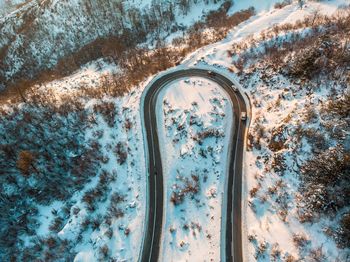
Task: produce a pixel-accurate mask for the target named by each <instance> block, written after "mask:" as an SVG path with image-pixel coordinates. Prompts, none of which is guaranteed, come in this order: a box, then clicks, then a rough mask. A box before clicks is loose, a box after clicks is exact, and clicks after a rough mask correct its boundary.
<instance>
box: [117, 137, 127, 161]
mask: <svg viewBox="0 0 350 262" xmlns="http://www.w3.org/2000/svg"><path fill="white" fill-rule="evenodd" d="M114 153H115V154H116V156H117V160H118V163H119V164H120V165H122V164H124V163H125V162H126V159H127V158H128V151H127V145H126V143H122V142H118V144H117V145H116V147H115V150H114Z"/></svg>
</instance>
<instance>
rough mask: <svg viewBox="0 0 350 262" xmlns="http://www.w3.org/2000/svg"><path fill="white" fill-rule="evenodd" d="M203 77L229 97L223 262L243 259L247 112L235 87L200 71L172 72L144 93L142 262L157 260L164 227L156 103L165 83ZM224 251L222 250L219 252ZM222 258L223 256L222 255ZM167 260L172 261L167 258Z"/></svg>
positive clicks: (228, 82)
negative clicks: (230, 123)
mask: <svg viewBox="0 0 350 262" xmlns="http://www.w3.org/2000/svg"><path fill="white" fill-rule="evenodd" d="M192 76H197V77H203V78H206V79H209V80H212V81H214V82H216V83H217V84H219V85H220V86H221V87H222V88H223V89H224V90H225V91H226V92H227V93H228V94H229V97H230V99H231V102H232V110H233V116H234V119H233V127H234V130H233V132H232V133H233V138H232V145H231V147H230V154H229V158H230V159H229V161H230V163H229V169H228V174H227V175H228V178H227V185H226V190H227V192H225V193H226V194H227V195H226V196H227V207H226V208H227V210H226V214H227V217H226V227H225V228H222V232H221V234H223V233H225V238H224V239H225V243H226V246H225V248H224V250H225V253H226V254H225V255H226V256H225V260H226V261H234V262H241V261H243V257H242V223H241V196H242V166H243V149H244V141H245V137H244V136H245V129H246V128H247V124H246V121H242V120H241V112H246V104H245V102H244V99H243V95H242V94H241V93H240V92H239V91H235V90H234V89H235V88H234V84H233V83H232V82H231V81H230V80H229V79H227V78H226V77H224V76H223V75H220V74H219V73H217V72H215V73H212V74H209V73H208V70H203V69H184V70H179V71H175V72H172V73H169V74H166V75H164V76H162V77H161V78H159V79H157V80H156V81H155V82H154V83H153V84H152V86H151V87H150V88H149V89H148V90H147V93H146V95H145V100H144V120H143V122H144V125H145V129H146V135H147V143H148V155H149V177H148V189H147V190H148V196H149V198H148V201H149V203H148V207H149V208H148V209H149V210H148V218H147V221H148V225H147V226H146V230H145V235H144V242H143V248H142V251H141V257H140V260H141V261H145V262H146V261H147V262H156V261H158V258H159V252H160V240H161V234H162V225H163V221H162V220H163V208H164V188H163V185H164V181H163V171H162V163H161V154H160V148H159V140H158V134H157V120H156V101H157V97H158V94H159V92H160V90H161V89H162V88H164V87H165V86H167V84H168V83H170V82H172V81H174V80H177V79H179V78H183V77H192ZM221 250H223V249H221ZM221 257H223V256H222V254H221ZM168 259H169V261H170V260H171V258H168Z"/></svg>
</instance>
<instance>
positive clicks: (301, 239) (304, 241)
mask: <svg viewBox="0 0 350 262" xmlns="http://www.w3.org/2000/svg"><path fill="white" fill-rule="evenodd" d="M293 243H294V245H295V246H296V247H298V248H304V247H305V246H306V245H308V244H309V243H310V241H309V240H308V238H307V237H306V236H305V235H304V234H293Z"/></svg>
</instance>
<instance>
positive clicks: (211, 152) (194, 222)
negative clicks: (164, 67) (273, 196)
mask: <svg viewBox="0 0 350 262" xmlns="http://www.w3.org/2000/svg"><path fill="white" fill-rule="evenodd" d="M157 108H158V112H157V122H158V127H159V129H158V132H159V138H160V140H161V141H162V143H160V145H161V153H162V163H163V169H164V184H165V188H164V191H165V193H164V194H165V196H166V197H165V200H164V203H165V209H164V211H165V212H164V224H163V232H162V240H161V243H162V245H161V251H160V260H161V261H201V260H203V259H204V258H205V259H204V260H205V261H219V260H220V242H221V241H220V237H221V214H222V209H221V204H222V200H223V199H222V198H223V194H224V190H225V181H226V179H227V177H226V169H227V163H229V161H227V156H228V144H229V141H230V139H231V135H230V134H231V131H232V126H231V124H230V123H231V119H232V110H231V107H230V103H229V101H228V97H227V94H226V93H225V92H224V91H223V90H221V88H220V87H219V86H218V85H217V84H216V83H214V82H212V81H209V80H204V79H202V78H199V77H191V78H186V79H179V80H176V81H175V82H172V83H170V84H169V85H168V86H166V87H165V88H164V89H163V90H162V91H161V92H160V94H159V97H158V100H157ZM206 132H211V135H208V136H206V135H205V133H206ZM189 187H190V188H191V189H190V188H189ZM186 190H190V191H191V192H188V193H184V192H185V191H186ZM182 194H183V195H182ZM177 197H178V198H177Z"/></svg>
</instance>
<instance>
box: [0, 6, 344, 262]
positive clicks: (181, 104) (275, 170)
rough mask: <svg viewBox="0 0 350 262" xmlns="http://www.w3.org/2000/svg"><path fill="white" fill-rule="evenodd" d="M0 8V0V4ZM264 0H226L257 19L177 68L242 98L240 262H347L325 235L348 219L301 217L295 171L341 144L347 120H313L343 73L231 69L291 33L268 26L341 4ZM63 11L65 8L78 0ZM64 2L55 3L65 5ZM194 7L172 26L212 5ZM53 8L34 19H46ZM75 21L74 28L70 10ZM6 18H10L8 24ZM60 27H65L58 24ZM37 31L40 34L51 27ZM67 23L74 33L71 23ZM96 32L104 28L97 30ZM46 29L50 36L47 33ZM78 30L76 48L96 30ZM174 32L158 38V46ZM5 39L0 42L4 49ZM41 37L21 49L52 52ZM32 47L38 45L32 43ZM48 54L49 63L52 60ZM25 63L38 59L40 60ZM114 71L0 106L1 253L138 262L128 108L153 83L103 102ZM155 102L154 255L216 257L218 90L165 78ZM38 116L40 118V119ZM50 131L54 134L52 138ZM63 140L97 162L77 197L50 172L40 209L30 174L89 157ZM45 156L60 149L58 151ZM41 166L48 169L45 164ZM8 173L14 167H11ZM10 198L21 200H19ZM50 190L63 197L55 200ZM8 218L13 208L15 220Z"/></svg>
mask: <svg viewBox="0 0 350 262" xmlns="http://www.w3.org/2000/svg"><path fill="white" fill-rule="evenodd" d="M5 2H7V1H5ZM5 2H4V1H1V0H0V9H1V7H4V3H5ZM276 2H277V1H243V0H242V1H238V0H237V1H236V2H235V5H234V6H233V7H232V8H231V10H230V13H233V12H235V11H238V10H241V9H245V8H247V7H249V6H251V5H252V6H254V7H256V11H257V14H256V15H255V16H253V17H251V18H250V19H249V20H248V21H246V22H244V23H242V24H240V25H239V26H237V27H235V28H233V29H232V30H231V31H230V32H229V34H228V36H227V37H226V38H225V39H224V40H222V41H220V42H217V43H215V44H212V45H209V46H205V47H203V48H200V49H199V50H197V51H195V52H193V53H191V54H189V55H188V56H187V58H186V59H185V60H184V62H183V63H182V65H181V66H180V67H192V66H202V67H204V66H214V67H216V69H217V70H220V71H221V72H223V73H225V74H231V76H232V77H234V78H236V80H237V81H239V82H240V84H241V85H242V87H243V88H244V91H245V92H247V93H248V95H249V97H250V102H251V106H252V119H251V128H250V132H249V134H248V138H249V139H248V140H249V142H248V146H247V152H246V154H245V169H244V184H243V192H244V195H243V199H244V203H243V207H244V210H243V211H242V214H243V215H244V217H243V221H244V234H243V242H244V245H243V246H244V247H245V258H246V260H247V261H289V262H291V261H297V260H307V261H337V260H338V261H347V260H348V259H349V257H350V256H349V254H350V252H349V249H346V248H341V247H340V245H339V244H338V242H337V237H336V236H335V235H336V234H335V233H336V232H337V230H338V226H339V224H340V216H342V215H343V214H345V213H346V212H349V208H348V207H347V208H341V209H339V210H340V211H339V213H332V214H331V215H327V216H326V215H324V214H321V215H319V216H317V215H311V214H309V213H306V212H303V210H304V209H303V208H304V207H305V196H304V195H303V192H301V190H300V187H301V185H302V182H301V181H300V177H301V175H302V174H303V172H302V167H303V166H304V164H305V163H307V161H308V160H310V158H312V156H314V155H315V156H318V155H319V154H321V153H322V152H326V153H327V152H330V153H331V154H332V152H334V151H335V150H336V149H337V148H341V150H343V151H344V150H348V149H347V148H348V147H349V145H348V144H349V142H348V141H349V120H348V119H349V117H348V116H342V117H339V115H327V114H325V113H324V111H325V108H327V107H326V106H327V105H329V104H331V101H332V99H338V100H335V101H336V102H335V103H339V101H341V98H342V97H344V94H345V92H346V88H347V90H348V89H349V82H346V80H344V79H343V78H342V77H341V76H342V74H343V75H345V74H346V73H344V72H343V73H342V74H340V79H336V80H334V79H333V80H329V79H321V80H319V79H318V80H317V81H315V82H312V81H307V80H306V79H305V78H301V79H291V78H288V77H286V76H285V75H283V74H282V73H281V72H283V71H282V70H277V69H276V68H275V67H276V65H275V64H273V63H271V61H270V62H269V63H267V62H266V63H265V61H257V60H255V59H256V57H254V56H252V57H253V58H251V57H249V58H246V64H245V65H242V64H240V63H239V61H240V59H241V58H242V59H243V58H245V55H246V54H247V53H249V51H250V49H249V48H250V47H252V50H255V51H257V54H259V53H258V51H261V50H262V49H263V48H262V46H263V43H265V42H269V40H270V39H272V40H271V41H270V42H274V41H277V40H281V41H282V40H283V39H284V40H285V39H288V35H289V34H291V33H290V32H288V33H286V32H283V31H277V30H276V25H283V24H285V23H296V22H298V20H302V19H303V18H304V17H307V16H311V17H313V16H314V15H315V14H324V15H331V14H333V13H335V12H336V11H337V10H338V7H340V6H341V5H345V4H349V1H347V0H332V1H320V2H318V1H307V2H306V4H305V6H304V7H303V9H300V7H299V6H298V4H297V2H296V1H294V2H293V3H292V4H289V5H286V6H284V7H283V8H281V9H273V6H274V4H275V3H276ZM57 3H58V2H56V4H57ZM74 3H75V4H77V1H75V2H74ZM132 3H133V4H135V5H139V6H140V7H141V8H145V7H146V6H147V5H149V4H150V1H141V4H142V5H141V4H140V1H132ZM1 4H2V6H1ZM65 4H66V3H65V2H62V6H64V7H65V8H66V6H65ZM57 5H58V6H59V4H57ZM77 6H79V4H77ZM200 7H201V8H198V9H196V11H193V13H192V12H189V13H188V14H186V15H183V16H178V17H177V22H178V24H181V22H182V23H183V25H190V24H192V23H193V22H194V21H196V20H197V19H198V18H200V17H201V13H202V12H203V11H202V9H203V10H204V9H205V10H207V11H208V10H211V9H215V7H217V6H216V5H210V6H209V7H207V6H206V5H204V4H203V2H201V4H200ZM10 9H11V8H10ZM10 9H8V10H10ZM2 10H5V9H2ZM64 10H65V9H64ZM72 10H73V11H72V12H74V9H72ZM51 11H52V10H46V11H45V14H46V15H45V16H44V18H45V19H46V16H50V15H51V13H50V12H51ZM61 11H62V10H61ZM62 12H63V11H62ZM44 18H43V19H44ZM75 18H76V19H77V20H76V23H79V21H80V20H79V19H80V18H79V15H77V16H76V17H75ZM9 19H14V16H12V15H11V17H10V18H9ZM116 19H117V18H116ZM0 20H1V11H0ZM62 21H66V18H65V17H64V16H62ZM99 22H101V21H99ZM62 23H63V22H62ZM47 26H48V27H47V30H49V31H50V28H51V27H50V26H49V25H47ZM14 27H16V26H14ZM75 29H76V30H79V27H76V28H75ZM3 30H4V32H6V34H8V35H9V36H11V35H12V33H13V32H12V31H11V30H13V27H12V26H10V25H9V24H6V25H5V26H4V27H3ZM104 30H105V31H106V32H107V31H108V30H109V28H104ZM105 31H104V33H105ZM291 31H297V32H301V34H302V36H305V35H307V33H308V32H310V31H312V30H310V29H305V28H302V27H301V28H297V29H293V30H291ZM52 33H53V34H54V35H55V34H60V33H61V32H60V31H59V30H58V31H55V30H54V31H53V32H52ZM90 33H91V35H90V36H89V38H87V39H85V40H84V41H86V42H88V41H90V40H91V39H93V38H94V37H95V36H96V35H98V34H99V33H101V32H95V31H94V32H90ZM177 34H178V32H177V33H174V34H171V35H169V36H168V40H169V39H170V40H171V39H173V37H176V36H177ZM16 37H18V41H17V44H22V42H21V39H20V37H19V36H16ZM263 37H264V38H263ZM4 39H5V38H3V39H2V40H1V39H0V42H2V41H4V43H5V42H6V41H5V40H4ZM38 39H40V36H38ZM276 39H277V40H276ZM66 40H67V41H68V42H70V41H71V40H72V39H70V38H69V36H68V37H67V39H66ZM48 41H49V40H47V39H46V43H44V42H43V43H40V44H39V45H38V46H35V45H33V46H31V48H33V50H42V51H43V52H46V51H47V53H50V52H51V51H52V50H53V49H54V47H53V46H45V45H46V44H47V42H48ZM75 41H78V40H74V41H73V42H75ZM256 43H257V44H256ZM338 43H339V44H341V45H344V50H345V51H344V53H345V52H346V50H347V48H348V46H347V45H346V44H347V43H348V42H346V41H341V42H338ZM41 44H43V45H44V46H45V48H41ZM260 44H261V45H260ZM4 45H5V44H4ZM16 47H17V45H14V46H11V47H10V50H12V51H13V57H15V56H17V55H21V53H18V54H17V49H16ZM72 49H74V48H73V47H72ZM247 50H248V51H247ZM34 53H35V52H34ZM40 55H42V54H40ZM257 56H258V55H257ZM49 57H50V56H49ZM56 58H57V57H56V56H55V57H53V59H54V60H55V59H56ZM11 59H12V58H11ZM35 59H38V61H41V60H40V59H41V58H40V56H39V55H38V57H35ZM50 59H51V58H50ZM16 61H17V60H16ZM18 61H20V60H18ZM50 62H51V60H50ZM19 67H22V64H21V65H18V68H19ZM232 72H234V73H232ZM116 73H120V69H119V68H118V67H117V66H116V65H115V64H114V63H108V62H105V61H102V60H97V61H93V62H91V63H89V64H88V65H86V66H84V67H83V68H81V69H80V70H78V71H76V72H75V73H74V74H72V75H70V76H67V77H65V78H59V79H57V80H55V81H52V82H49V83H45V84H43V85H41V86H36V87H37V88H38V89H37V90H38V94H36V93H33V94H32V98H33V100H32V101H34V102H31V103H27V104H26V103H20V104H19V105H1V107H0V113H1V114H0V117H1V118H0V119H1V120H2V121H0V123H1V124H0V131H1V135H2V138H3V140H2V141H1V142H2V143H3V144H1V145H0V146H1V147H0V149H1V150H2V151H0V156H5V155H6V156H7V158H6V159H7V160H8V161H1V163H0V167H1V169H0V174H1V176H0V177H1V179H2V180H1V182H2V183H1V188H0V189H1V190H0V194H1V195H0V199H1V201H3V199H6V203H5V201H4V204H3V205H1V206H0V211H1V212H2V213H3V214H5V213H6V212H8V213H6V214H8V216H6V218H4V219H3V220H1V223H2V225H5V226H4V227H2V228H1V229H0V232H1V234H2V235H6V240H4V239H5V238H4V239H0V243H1V245H6V242H8V243H12V242H11V241H13V240H14V238H15V237H18V239H17V242H15V243H16V244H17V245H18V246H19V247H21V248H23V250H24V251H23V252H21V254H20V255H21V256H22V257H25V258H27V259H29V260H30V259H31V258H32V259H33V260H34V259H38V257H40V258H41V259H44V260H45V259H46V260H49V259H58V258H60V259H62V258H66V259H68V260H70V261H98V260H102V261H106V260H108V259H109V258H111V259H115V260H117V261H120V260H121V261H124V260H125V261H135V260H137V256H138V254H139V251H140V246H141V241H142V237H143V232H144V226H145V225H144V221H145V219H144V218H145V215H146V213H147V210H145V209H146V208H145V207H146V203H145V201H146V195H145V194H146V175H145V174H146V166H147V163H145V161H144V159H145V152H144V142H143V141H144V137H143V136H142V128H141V121H140V115H141V113H140V110H141V108H140V100H141V93H142V91H143V89H144V87H145V86H146V84H147V83H146V82H147V81H149V80H150V79H151V78H152V77H153V76H150V77H149V79H148V80H147V81H146V82H143V83H142V84H140V85H139V86H134V87H133V88H132V89H131V90H129V92H128V93H127V94H124V95H122V96H120V97H119V98H115V97H114V98H112V97H110V96H108V95H106V94H108V92H107V91H108V85H109V84H110V83H108V81H107V80H108V79H109V77H111V76H112V75H113V74H116ZM337 74H338V73H337V72H336V73H335V74H334V75H337ZM106 79H107V80H106ZM349 79H350V78H349ZM106 84H107V85H106ZM101 86H102V87H101ZM106 86H107V87H106ZM87 90H88V91H89V90H99V91H100V92H101V93H102V95H101V94H99V96H96V97H95V98H93V99H91V98H90V97H89V95H88V92H86V91H87ZM348 92H349V91H348ZM101 97H102V98H101ZM73 103H77V104H78V105H77V107H76V108H75V107H74V106H73V109H74V112H73V113H76V112H75V111H77V112H78V113H77V115H78V116H75V115H74V114H72V113H71V112H70V111H69V110H71V108H70V107H69V106H67V105H68V104H69V105H70V104H73ZM33 104H35V107H34V106H33ZM37 105H39V106H38V107H39V109H38V107H37ZM41 107H42V108H41ZM33 108H34V109H33ZM66 108H68V112H66V110H65V109H66ZM157 108H158V112H157V114H158V125H159V126H158V129H159V132H160V137H161V140H162V141H163V143H161V146H162V161H163V163H164V164H163V166H164V178H165V180H164V181H165V187H164V189H165V196H166V197H165V200H164V203H165V209H164V220H163V221H164V224H163V235H162V243H163V245H162V249H161V260H162V261H169V260H171V261H203V260H206V261H218V260H219V258H220V237H221V235H220V234H221V232H220V230H221V222H222V221H221V219H220V216H221V214H222V206H221V205H222V197H223V192H224V190H225V179H226V176H225V174H226V168H227V166H226V165H227V146H228V144H229V137H230V132H231V129H232V128H234V127H232V126H231V122H230V120H231V119H232V112H231V110H230V106H229V102H228V100H227V97H226V94H225V93H223V91H221V90H220V88H219V87H218V86H217V85H216V84H215V83H213V82H210V81H207V80H203V79H200V78H184V79H181V80H179V81H176V82H173V83H171V84H169V85H168V86H167V88H165V89H164V90H163V91H162V92H161V94H160V97H159V100H158V104H157ZM41 109H42V110H47V111H48V112H49V113H47V112H46V111H44V113H42V112H41V111H40V110H41ZM35 110H38V112H40V113H41V114H42V118H40V117H39V116H41V115H39V113H38V116H37V117H36V118H33V115H35V112H37V111H35ZM55 110H57V112H55ZM31 117H32V119H31ZM79 117H81V119H83V120H81V121H83V123H84V125H83V127H80V124H79V122H77V123H78V124H77V123H76V121H78V120H76V118H78V119H79ZM57 119H59V121H56V120H57ZM5 120H6V121H5ZM34 120H35V122H34ZM332 121H333V122H332ZM15 123H17V124H18V126H16V124H15ZM33 123H36V124H33ZM57 123H58V124H57ZM72 123H73V124H74V128H73V131H72V133H71V129H68V127H70V125H71V124H72ZM75 124H77V125H76V126H75ZM19 127H20V128H19ZM78 127H79V128H78ZM57 130H59V131H60V132H61V134H62V136H58V137H56V136H53V138H51V139H50V135H52V133H54V132H58V131H57ZM76 130H78V131H76ZM75 132H77V133H78V135H76V133H75ZM39 133H40V136H39ZM335 133H336V135H337V136H338V137H337V136H336V135H335ZM13 134H17V135H18V137H21V139H18V137H17V140H16V137H14V135H13ZM310 134H311V135H310ZM310 136H311V137H310ZM39 137H40V139H41V138H42V139H43V140H39ZM66 137H69V138H70V139H71V140H72V141H71V143H74V144H75V143H79V145H87V146H89V147H91V148H89V151H88V152H89V153H90V154H91V155H92V157H93V161H95V162H94V166H93V169H91V170H86V169H85V170H84V172H83V173H85V172H86V173H87V174H88V175H86V177H85V176H84V177H83V178H77V180H74V181H73V182H74V183H76V184H78V186H76V188H79V190H77V189H72V188H67V192H65V191H64V190H63V189H61V188H60V186H59V185H62V187H65V186H66V185H68V186H70V185H71V183H70V179H73V178H74V179H76V178H75V176H71V174H70V173H69V172H65V173H64V176H62V177H63V180H64V181H60V177H59V179H55V180H54V181H53V182H54V183H57V184H56V185H55V184H50V183H49V186H48V188H49V190H47V187H44V191H43V192H47V191H48V192H50V193H51V194H52V196H54V195H55V193H56V191H57V192H58V193H57V194H58V196H57V199H58V200H57V199H56V198H55V197H56V196H55V197H53V199H55V201H51V202H50V201H48V200H47V199H46V198H45V196H41V195H40V197H41V198H44V199H40V200H38V203H36V199H35V198H33V197H32V195H31V194H33V192H34V193H35V192H37V191H35V190H36V188H35V187H36V186H38V188H40V189H42V187H43V185H42V184H43V183H41V182H40V179H38V177H39V178H40V177H41V178H42V177H43V174H46V173H44V172H43V170H45V169H44V167H46V168H47V170H50V172H49V174H50V175H49V176H47V177H46V178H45V179H46V180H45V179H43V181H47V179H48V181H49V182H50V179H51V178H52V174H54V172H58V173H59V172H61V170H60V168H61V166H60V164H61V162H59V161H58V160H57V161H56V159H59V157H60V155H61V154H62V155H65V157H66V158H67V159H69V161H71V160H72V161H73V162H72V163H74V165H73V164H72V163H71V162H69V164H72V165H73V166H74V168H77V169H79V168H82V169H83V167H84V164H85V162H87V160H90V158H89V155H87V158H81V152H80V151H79V150H72V149H71V148H70V146H69V144H70V143H69V141H68V138H67V139H65V138H66ZM37 139H38V141H39V142H40V141H41V142H42V141H44V142H45V143H44V142H43V145H41V146H40V147H38V149H37V150H38V151H37V152H34V153H35V154H34V153H33V154H34V156H35V157H36V158H37V162H38V163H35V162H34V164H33V159H34V156H30V155H29V157H28V147H29V146H32V145H33V144H35V142H36V141H37ZM52 139H56V140H54V141H53V140H52ZM27 140H28V141H27ZM315 140H316V142H315ZM3 141H4V142H3ZM55 141H59V143H54V142H55ZM67 141H68V142H67ZM319 141H321V142H324V141H326V142H325V143H324V144H326V145H320V148H317V146H315V144H317V142H319ZM27 142H28V144H26V143H27ZM321 142H320V143H321ZM56 144H57V148H56V149H55V147H54V146H55V145H56ZM315 147H316V149H315ZM12 149H13V150H12ZM29 149H31V150H32V151H33V150H34V149H33V148H30V147H29ZM53 150H56V151H57V150H58V152H60V154H58V153H57V152H56V151H53ZM341 150H340V151H341ZM91 151H93V152H92V153H91ZM61 152H64V153H65V154H63V153H61ZM94 152H95V153H96V155H95V154H94ZM29 153H30V152H29ZM14 156H15V157H14ZM18 156H22V157H23V156H24V159H25V160H27V161H28V160H31V164H32V165H28V164H27V163H26V161H24V167H23V163H22V162H20V161H18V158H20V157H18ZM84 157H85V155H84ZM43 159H44V160H45V161H44V160H43ZM39 160H40V161H39ZM59 160H60V159H59ZM55 161H56V162H57V163H56V165H58V167H57V166H55ZM47 162H48V163H49V164H47V166H45V165H46V163H47ZM7 163H10V164H8V165H7ZM21 164H22V165H21ZM26 164H27V165H26ZM16 166H20V168H21V173H19V171H18V170H17V169H16ZM5 167H6V168H8V169H5ZM55 168H57V169H55ZM25 169H28V170H29V171H30V173H31V175H28V170H25ZM5 170H6V171H5ZM57 170H58V171H57ZM25 171H26V172H25ZM73 171H74V170H73ZM73 171H72V173H73ZM16 172H17V173H19V174H18V175H17V173H16ZM14 174H16V176H18V178H16V176H15V175H14ZM60 174H61V173H60ZM14 177H15V178H14ZM28 177H29V178H28ZM72 177H73V178H72ZM79 179H81V180H79ZM67 181H68V182H67ZM59 182H60V183H59ZM73 182H72V183H73ZM58 183H59V185H58ZM51 185H54V186H51ZM317 190H318V189H317ZM319 191H320V192H321V189H320V190H319ZM19 192H21V194H28V195H30V197H28V199H24V200H23V199H22V198H21V194H19ZM62 192H64V193H65V194H66V195H65V196H62ZM316 195H317V194H316ZM314 197H315V195H312V196H310V197H309V198H310V199H311V198H314ZM18 199H20V200H21V201H19V200H18ZM60 199H61V200H60ZM16 200H18V202H16ZM22 200H23V201H22ZM320 201H321V200H320ZM17 203H18V206H17ZM9 210H11V212H9ZM12 210H14V212H12ZM16 210H20V211H23V210H24V211H23V212H17V213H18V214H17V213H16V212H15V211H16ZM23 214H24V215H23ZM310 216H311V217H310ZM33 218H35V219H36V220H35V219H33ZM27 220H28V221H29V222H30V224H29V226H27V225H25V227H24V226H23V225H22V221H27ZM335 221H336V222H335ZM13 224H15V226H16V230H17V231H18V232H20V234H19V236H17V231H16V234H15V236H14V234H13V230H7V228H6V226H8V225H13ZM28 232H29V233H28ZM14 247H15V245H12V244H11V245H10V246H9V247H8V250H6V252H8V251H13V254H12V255H16V254H17V253H16V252H18V250H17V249H13V248H14ZM0 253H3V254H6V253H5V252H0ZM52 256H53V257H52ZM55 256H58V257H55ZM203 258H204V259H203ZM19 259H20V258H19Z"/></svg>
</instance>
